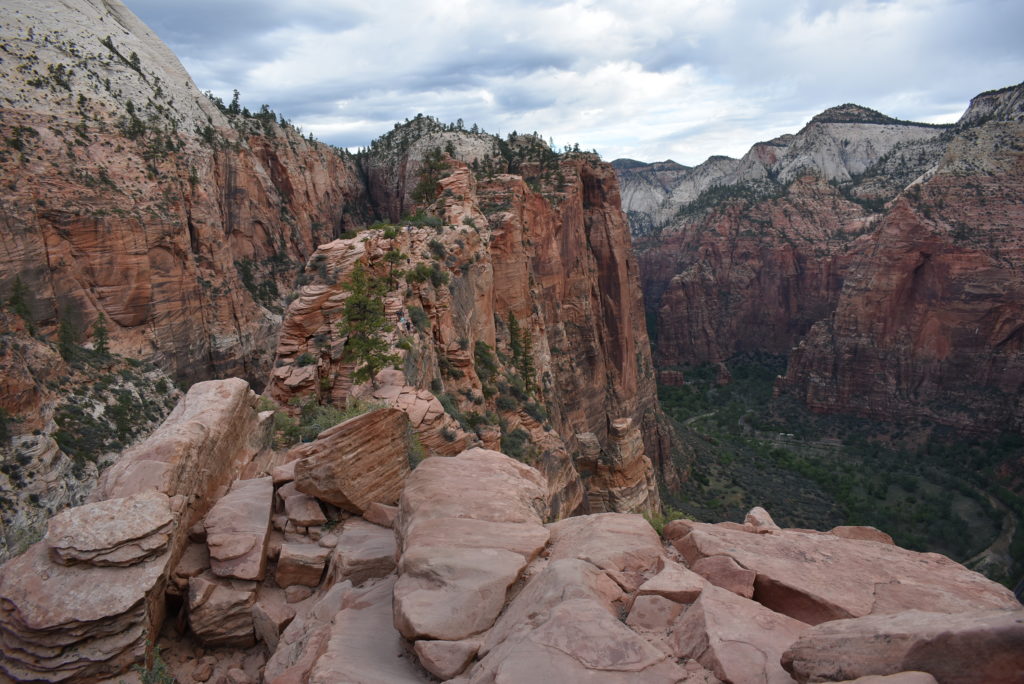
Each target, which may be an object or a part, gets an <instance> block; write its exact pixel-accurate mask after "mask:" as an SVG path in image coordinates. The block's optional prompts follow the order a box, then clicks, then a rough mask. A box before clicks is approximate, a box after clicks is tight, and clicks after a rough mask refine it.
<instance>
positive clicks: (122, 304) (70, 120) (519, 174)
mask: <svg viewBox="0 0 1024 684" xmlns="http://www.w3.org/2000/svg"><path fill="white" fill-rule="evenodd" d="M0 12H2V13H3V16H4V18H5V19H9V21H4V22H3V26H4V33H5V36H6V37H9V40H8V41H7V42H5V45H6V53H5V57H4V60H3V62H2V64H0V71H2V73H3V76H4V78H3V79H0V84H2V85H0V95H3V96H5V98H0V99H2V100H3V101H4V102H6V105H5V108H4V109H3V112H2V113H3V118H2V121H3V123H2V129H3V136H4V139H5V140H6V141H7V142H8V144H7V147H5V148H4V149H3V150H0V166H2V167H3V170H4V176H5V178H11V179H12V181H11V187H10V192H8V193H6V194H5V196H4V198H3V199H2V202H3V211H4V213H5V215H6V216H8V217H9V219H10V220H9V221H8V223H9V226H8V227H7V228H6V229H5V237H6V238H7V239H5V241H4V242H3V246H0V265H2V266H3V268H0V273H3V276H0V299H3V300H5V301H6V300H8V299H9V298H10V295H11V293H13V292H14V291H15V290H16V289H19V288H22V289H23V290H24V292H25V296H24V297H23V299H24V301H23V302H22V304H23V306H20V309H19V316H20V317H21V318H24V320H25V321H26V322H27V323H30V324H32V325H34V326H35V328H36V331H37V334H38V335H40V336H41V337H45V338H50V339H53V338H55V337H56V336H57V331H58V329H59V328H60V327H61V326H64V327H68V328H70V329H72V330H74V331H75V332H76V333H77V334H78V336H79V337H80V338H90V337H95V334H94V333H93V332H92V331H93V330H94V328H95V325H96V322H97V321H99V320H101V319H100V315H103V316H104V319H102V320H105V321H106V322H107V325H108V328H109V343H110V347H111V349H112V350H113V351H115V352H118V353H120V354H124V355H126V356H129V357H132V358H139V359H147V360H150V361H152V362H153V363H155V364H156V365H158V366H159V367H161V368H162V369H164V370H165V371H167V372H169V373H171V374H172V375H174V376H176V377H177V378H178V379H179V380H182V381H184V382H194V381H196V380H202V379H207V378H211V377H225V376H231V375H237V376H240V377H244V378H245V379H246V380H248V381H249V382H251V383H253V384H254V385H255V386H257V387H258V388H262V386H263V385H264V383H267V384H268V385H269V388H268V392H267V394H269V395H270V396H272V397H273V398H274V399H276V400H277V401H278V402H279V404H280V405H281V406H282V408H283V409H284V410H286V411H294V412H298V411H299V410H300V406H297V405H296V404H298V405H303V404H306V405H308V404H310V402H316V403H317V404H319V405H334V406H343V405H344V404H345V403H346V402H347V401H348V400H349V399H350V398H363V399H366V400H369V401H374V402H379V403H383V404H385V405H389V406H393V407H395V408H398V409H400V410H402V411H404V412H406V413H407V414H408V415H409V418H410V421H411V426H412V429H413V430H414V432H415V434H416V437H417V439H418V440H419V441H420V443H421V444H422V446H423V447H424V449H425V450H426V452H427V453H430V454H442V455H453V454H456V453H458V452H460V451H462V450H463V449H465V448H467V447H468V446H471V445H474V444H479V445H482V446H486V447H491V448H494V447H501V448H503V449H504V450H505V451H508V452H509V453H510V454H512V455H513V456H515V457H517V458H520V459H522V460H525V461H528V462H530V463H533V464H535V465H537V466H538V467H539V468H540V469H541V470H542V471H543V472H544V474H545V477H546V478H547V482H548V483H549V484H548V486H549V489H550V490H551V492H552V493H553V496H552V499H551V506H552V508H553V510H556V511H557V512H558V513H557V514H558V515H559V516H565V515H570V514H572V513H574V512H578V511H591V512H596V511H654V510H656V509H657V508H658V505H659V504H658V498H659V494H658V488H657V486H656V474H658V475H661V476H662V478H663V479H664V480H665V482H666V483H668V485H669V486H673V485H674V484H675V483H676V482H678V480H679V478H680V477H681V476H682V475H683V473H679V472H677V469H676V465H674V464H673V462H672V460H671V458H670V456H669V453H670V441H671V439H672V437H671V434H672V433H671V431H670V429H669V428H667V426H666V424H665V418H664V416H663V415H662V414H661V413H660V410H659V408H658V405H657V397H656V393H655V385H654V371H653V366H652V363H651V358H650V352H649V346H648V341H647V333H646V329H645V325H644V319H643V316H642V314H641V295H640V290H639V284H638V269H637V264H636V261H635V259H634V257H633V255H632V251H631V245H630V236H629V231H628V225H627V222H626V220H625V217H624V215H623V214H622V212H621V209H620V206H619V205H620V201H619V195H618V185H617V181H616V178H615V175H614V173H613V171H612V170H611V168H610V167H609V166H608V165H606V164H603V163H601V162H600V161H599V160H598V159H597V158H596V157H595V156H594V155H587V154H580V153H572V154H566V155H558V154H556V153H555V152H553V151H552V150H551V149H550V148H549V147H548V145H547V144H546V143H544V142H543V141H542V140H540V139H539V138H538V137H537V136H536V135H512V136H509V138H508V139H507V140H501V139H499V138H497V137H496V136H492V135H488V134H486V133H481V132H478V131H477V130H476V129H475V126H474V127H473V129H471V130H465V129H464V128H462V127H461V126H458V127H456V126H445V125H442V124H440V123H439V122H437V121H435V120H433V119H431V118H429V117H423V116H417V117H416V118H415V119H413V120H412V121H408V122H406V123H405V124H401V125H396V128H395V130H393V131H391V132H389V133H388V134H387V135H385V136H382V137H381V138H380V139H378V140H376V141H374V142H373V144H372V145H371V146H370V148H369V149H368V150H367V151H366V152H364V153H362V154H360V155H358V157H357V156H355V155H350V154H348V153H347V152H345V151H342V150H338V149H334V148H330V147H328V146H326V145H320V144H317V143H314V142H312V141H310V140H307V139H304V138H303V137H302V136H301V135H299V133H298V132H297V131H296V130H295V129H294V128H293V127H291V126H290V125H288V124H287V123H286V122H283V120H278V119H277V118H276V116H275V115H274V114H273V112H269V111H266V110H263V111H260V112H256V113H253V112H249V111H248V110H246V109H244V108H242V107H240V105H239V104H238V103H237V102H232V103H230V104H228V105H225V104H224V103H223V102H218V101H217V100H216V99H215V98H210V97H207V96H206V95H203V94H201V93H199V92H198V91H197V90H196V88H195V86H194V84H193V83H192V81H191V80H190V79H189V77H188V75H187V74H186V73H185V71H184V69H183V68H182V67H181V65H180V63H179V62H178V61H177V59H176V58H175V56H174V55H173V54H172V53H171V52H170V50H169V49H168V48H167V47H166V46H165V45H163V44H162V43H161V42H160V41H159V40H158V39H157V37H156V36H155V35H154V34H153V33H152V32H151V31H150V30H149V29H148V28H146V27H145V26H144V25H143V24H142V23H141V22H139V20H138V19H137V18H136V17H134V15H132V14H131V12H130V11H128V10H127V8H125V7H124V6H123V5H122V4H121V3H119V2H116V1H114V2H104V3H98V2H93V1H92V0H74V1H72V2H67V3H57V2H49V1H47V2H41V3H40V2H21V1H19V2H14V3H8V4H6V5H5V6H4V7H3V9H2V10H0ZM8 34H9V35H8ZM68 169H70V171H68ZM412 213H415V214H416V218H415V219H412V218H410V219H409V220H407V221H401V220H402V219H403V218H405V217H406V215H407V214H412ZM372 215H377V216H379V217H382V218H386V219H388V220H390V221H393V222H395V223H396V224H397V225H396V226H392V227H391V228H390V230H389V229H388V228H384V229H379V228H378V229H372V230H361V229H362V228H363V227H365V226H366V225H368V224H370V223H371V221H372V218H371V216H372ZM413 224H415V225H413ZM378 225H379V224H378ZM396 228H397V232H396ZM355 233H358V236H357V237H355V238H352V237H350V236H351V235H353V234H355ZM341 236H348V237H347V238H346V239H336V238H340V237H341ZM42 264H45V265H46V266H41V265H42ZM356 265H359V266H361V267H362V268H364V269H365V270H366V272H367V273H368V274H369V275H370V276H371V277H372V278H375V279H383V280H386V281H387V284H388V286H387V290H388V292H387V295H386V313H387V318H388V322H389V324H390V325H391V326H392V327H393V328H394V330H393V331H392V332H391V333H389V335H388V338H387V341H388V343H389V344H391V345H392V349H391V351H392V353H395V354H398V355H399V356H400V357H401V359H400V363H399V364H398V367H397V368H396V369H393V370H388V371H386V372H385V373H383V374H381V375H380V376H379V377H378V378H376V382H375V383H371V384H365V383H363V384H360V383H353V381H352V375H353V371H354V370H356V364H355V362H354V361H353V359H352V357H351V353H350V348H346V344H347V342H348V340H347V339H346V337H345V336H344V335H342V334H341V332H340V331H339V329H338V324H339V322H340V316H341V314H342V309H343V306H344V302H345V299H346V297H347V296H348V294H349V292H348V290H349V285H350V280H351V275H352V271H353V269H354V268H355V267H356ZM19 279H20V280H19ZM19 283H20V285H19ZM294 288H299V289H298V292H296V293H295V295H294V297H287V298H286V295H287V294H288V292H289V291H292V290H293V289H294ZM19 291H20V290H19ZM286 304H287V311H285V306H286ZM513 319H514V320H515V321H516V323H513V322H512V321H513ZM516 326H518V327H516ZM275 340H276V344H277V346H276V347H275V346H274V345H275ZM350 346H351V345H350ZM388 365H390V364H388ZM3 389H6V388H4V387H2V386H0V390H3ZM15 390H18V388H14V389H13V390H12V391H15ZM23 399H24V397H22V398H10V397H7V396H4V395H3V394H0V407H4V406H6V405H8V404H9V405H10V406H12V407H14V408H15V409H16V410H17V411H18V412H19V413H20V414H24V416H23V417H24V418H25V420H24V421H22V422H20V423H18V424H17V427H18V430H19V431H25V428H27V426H28V425H29V424H31V423H33V422H38V420H39V416H38V415H35V413H34V412H36V411H37V410H38V408H39V407H38V405H37V404H38V402H37V403H36V404H33V403H32V402H31V396H29V397H28V400H25V401H23ZM19 417H22V416H19ZM683 460H685V459H683Z"/></svg>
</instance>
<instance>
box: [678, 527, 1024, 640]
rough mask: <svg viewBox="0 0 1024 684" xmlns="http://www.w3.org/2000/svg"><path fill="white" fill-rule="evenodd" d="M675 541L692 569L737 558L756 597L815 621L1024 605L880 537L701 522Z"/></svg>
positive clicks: (975, 577)
mask: <svg viewBox="0 0 1024 684" xmlns="http://www.w3.org/2000/svg"><path fill="white" fill-rule="evenodd" d="M673 544H674V545H675V547H676V548H677V549H678V550H679V551H680V552H681V553H682V554H683V556H684V557H685V558H686V560H687V562H688V563H689V564H690V566H691V567H693V565H694V563H696V562H697V561H698V560H699V559H701V558H706V557H708V556H729V557H731V558H733V559H734V560H736V562H737V563H739V564H740V565H741V566H743V567H744V568H747V569H749V570H752V571H753V572H755V573H756V578H755V580H754V599H755V600H757V601H758V602H760V603H762V604H764V605H765V606H767V607H769V608H771V609H772V610H775V611H777V612H780V613H784V614H786V615H789V616H790V617H793V618H796V619H798V620H800V621H802V622H806V623H808V624H818V623H821V622H826V621H829V620H839V619H843V618H850V617H860V616H864V615H869V614H881V613H896V612H901V611H904V610H911V609H915V608H916V609H920V610H933V611H942V612H948V613H959V612H966V611H977V610H984V609H989V608H990V609H1007V610H1012V609H1016V608H1019V607H1020V604H1019V603H1017V601H1016V599H1014V597H1013V593H1012V592H1011V591H1010V590H1009V589H1007V588H1006V587H1003V586H1001V585H999V584H996V583H995V582H993V581H991V580H989V579H986V578H985V577H983V576H982V575H980V574H978V573H976V572H973V571H971V570H968V569H967V568H965V567H963V566H962V565H960V564H959V563H955V562H953V561H951V560H950V559H948V558H946V557H945V556H940V555H938V554H934V553H918V552H916V551H907V550H906V549H901V548H900V547H898V546H890V545H888V544H884V543H878V542H875V541H859V540H852V539H843V538H840V537H836V536H834V535H831V534H824V533H810V532H797V531H794V530H782V531H779V532H774V533H772V534H752V533H750V532H744V531H742V530H736V529H728V528H726V527H723V526H721V525H708V524H704V523H693V525H692V528H691V531H690V533H689V534H687V535H686V536H684V537H680V538H678V539H676V541H674V542H673Z"/></svg>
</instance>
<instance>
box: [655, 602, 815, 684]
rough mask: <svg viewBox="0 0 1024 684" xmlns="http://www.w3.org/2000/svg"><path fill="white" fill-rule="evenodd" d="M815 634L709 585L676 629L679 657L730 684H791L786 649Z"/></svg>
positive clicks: (767, 610) (786, 618)
mask: <svg viewBox="0 0 1024 684" xmlns="http://www.w3.org/2000/svg"><path fill="white" fill-rule="evenodd" d="M808 629H810V628H809V626H808V625H805V624H804V623H802V622H799V621H798V620H794V619H793V618H790V617H787V616H785V615H781V614H779V613H776V612H774V611H771V610H769V609H767V608H765V607H764V606H762V605H761V604H759V603H757V602H756V601H751V600H750V599H745V598H743V597H742V596H738V595H736V594H734V593H732V592H731V591H728V590H726V589H722V588H720V587H716V586H713V585H709V586H707V587H705V588H704V590H703V591H702V592H701V594H700V597H699V598H698V599H697V600H696V602H694V604H693V605H692V606H690V607H689V608H687V610H686V612H685V613H684V614H683V617H682V618H681V619H680V620H679V622H677V623H676V626H675V632H674V634H673V642H674V648H675V652H676V655H678V656H683V657H686V658H694V659H696V660H697V661H698V662H699V663H700V664H701V665H703V666H704V667H706V668H708V669H710V670H711V671H712V672H714V673H715V676H716V677H718V678H719V679H721V680H722V681H726V682H737V683H739V682H766V683H767V684H785V683H786V682H790V681H791V680H790V677H789V675H788V674H787V673H786V671H785V670H783V669H782V666H781V665H780V664H779V658H780V657H781V656H782V652H783V651H785V650H786V648H787V647H788V646H789V645H790V644H791V643H793V642H794V641H796V639H798V638H799V637H800V635H801V634H803V633H804V632H806V631H807V630H808Z"/></svg>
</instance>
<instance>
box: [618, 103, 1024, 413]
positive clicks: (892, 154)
mask: <svg viewBox="0 0 1024 684" xmlns="http://www.w3.org/2000/svg"><path fill="white" fill-rule="evenodd" d="M1021 93H1022V86H1019V85H1018V86H1014V87H1011V88H1005V89H1003V90H1000V91H994V92H991V93H985V94H983V95H979V96H978V97H977V98H975V100H973V101H972V103H971V106H970V107H969V108H968V110H967V112H965V114H964V116H963V117H962V118H961V121H960V122H959V123H958V124H956V125H955V126H949V127H933V126H925V125H922V124H915V123H912V122H901V121H896V120H893V119H890V118H888V117H884V116H882V115H880V114H878V113H877V112H872V111H871V110H866V109H864V108H860V107H856V106H854V105H844V106H841V107H836V108H833V109H830V110H828V111H826V112H824V113H822V114H820V115H818V116H817V117H814V119H812V120H811V122H810V123H808V124H807V126H805V127H804V128H803V129H802V130H801V131H800V132H799V133H797V134H796V135H791V136H783V137H782V138H779V139H777V140H773V141H769V142H767V143H758V144H757V145H755V146H754V147H753V148H752V149H751V151H750V152H749V153H748V154H747V155H746V156H745V157H744V158H743V159H741V160H729V159H726V158H719V157H714V158H712V159H710V160H708V162H706V163H705V164H703V165H701V166H699V167H696V168H694V169H686V168H684V167H678V166H677V165H676V166H673V165H672V164H671V163H669V162H664V163H661V164H658V165H650V166H648V165H641V164H638V163H636V162H629V161H619V162H615V164H616V166H617V168H618V169H619V176H620V180H621V182H622V185H623V198H624V208H625V209H626V211H627V213H628V214H629V216H630V218H631V221H632V223H633V228H634V231H636V232H637V233H642V234H643V237H641V238H640V239H638V240H637V243H636V245H637V252H638V259H639V262H640V267H641V268H640V270H641V283H642V287H643V291H644V298H645V304H646V306H647V309H648V312H649V315H651V316H653V317H655V318H656V320H657V323H656V325H655V329H656V331H657V338H656V340H655V347H656V360H657V361H658V365H659V367H661V368H663V369H669V370H671V367H673V366H677V365H692V364H700V363H703V362H712V363H715V362H720V361H724V360H726V359H729V358H731V357H732V356H734V355H736V354H740V353H745V352H768V353H771V354H775V355H780V356H787V357H789V364H788V372H787V377H786V379H785V381H784V382H783V383H781V385H780V390H785V391H792V392H793V393H794V394H796V395H798V396H799V397H801V398H802V399H803V400H804V401H805V402H806V403H807V404H808V405H809V406H810V407H812V408H813V409H815V410H827V411H835V412H845V413H856V414H861V415H866V416H872V417H878V418H887V419H893V418H899V419H904V420H905V419H910V418H925V419H928V420H930V421H935V422H938V423H943V424H947V425H953V426H955V427H957V428H967V429H972V430H975V431H983V430H993V429H996V430H999V429H1018V428H1019V427H1020V426H1021V425H1022V424H1024V423H1022V417H1021V414H1020V407H1019V405H1018V404H1019V402H1018V401H1017V397H1019V395H1020V391H1021V387H1022V383H1024V367H1021V365H1020V340H1019V339H1018V333H1017V332H1016V331H1018V330H1019V329H1021V326H1022V325H1024V313H1022V311H1021V309H1020V307H1019V305H1018V304H1019V301H1020V295H1021V293H1020V282H1019V280H1020V279H1019V278H1018V277H1017V275H1016V274H1017V272H1018V271H1019V269H1020V264H1021V249H1020V239H1019V234H1018V231H1016V230H1015V227H1016V226H1019V225H1020V221H1021V215H1020V207H1021V196H1020V188H1021V187H1022V183H1021V174H1022V171H1024V154H1022V151H1024V128H1022V123H1021V117H1022V116H1024V114H1022V110H1021V101H1022V99H1021V98H1022V95H1021ZM716 169H717V171H715V173H711V172H712V171H713V170H716ZM897 368H898V369H900V370H899V372H898V373H897V372H896V371H895V369H897ZM893 378H896V380H893Z"/></svg>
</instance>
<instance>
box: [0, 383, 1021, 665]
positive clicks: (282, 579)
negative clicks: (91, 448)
mask: <svg viewBox="0 0 1024 684" xmlns="http://www.w3.org/2000/svg"><path fill="white" fill-rule="evenodd" d="M254 404H255V399H254V397H253V395H252V393H251V392H250V391H249V389H248V387H247V385H246V384H245V383H244V382H242V381H240V380H224V381H212V382H207V383H201V384H199V385H196V386H195V387H193V388H192V390H191V391H190V392H189V393H188V395H186V397H185V398H184V400H183V401H182V402H181V404H180V405H179V406H178V408H177V409H176V410H175V412H174V413H173V414H172V416H171V417H170V418H169V419H168V421H167V422H166V423H165V424H164V425H163V426H162V427H161V428H160V429H159V430H158V431H157V432H156V433H155V434H154V435H153V436H152V437H151V438H150V439H149V440H147V441H146V442H145V443H143V444H142V445H140V446H138V447H136V448H134V449H133V450H132V451H131V452H130V453H128V454H126V455H125V458H124V459H123V460H122V462H121V464H123V465H121V467H120V468H119V469H118V470H117V471H114V472H112V473H111V475H110V476H109V477H108V478H107V479H106V480H105V482H104V483H103V489H102V490H101V494H102V495H101V496H97V500H96V501H94V502H93V503H89V504H86V505H83V506H80V507H77V508H72V509H69V510H67V511H65V512H63V513H61V514H60V515H58V516H56V517H55V518H53V519H52V520H51V522H50V526H49V530H48V533H47V535H46V537H45V539H44V540H42V541H40V542H38V543H37V544H35V545H34V546H33V547H31V548H30V549H29V550H28V551H27V552H26V553H25V554H24V555H22V556H19V557H17V558H15V559H13V560H11V561H9V562H8V563H6V564H5V565H4V566H2V567H0V656H2V657H0V671H2V672H4V673H5V675H6V676H7V677H9V678H12V679H14V680H15V681H54V682H58V681H76V682H89V681H101V680H106V679H108V678H118V677H121V676H122V673H124V672H126V671H127V670H128V669H129V667H130V666H131V665H132V664H133V663H141V662H142V660H143V657H144V655H145V652H146V645H147V644H148V643H157V644H158V645H159V646H160V647H161V648H162V656H160V663H161V664H162V665H166V667H167V669H168V672H169V673H170V674H171V675H173V676H174V677H176V678H177V680H178V681H182V682H188V681H196V682H206V681H214V682H220V681H228V682H239V683H244V682H257V681H266V682H278V683H282V684H284V683H287V682H322V683H324V684H326V683H329V682H341V681H346V682H348V681H352V682H356V681H387V682H392V683H396V682H431V681H453V682H460V683H463V684H469V683H476V682H505V681H509V682H527V681H538V682H539V681H573V682H575V681H594V682H609V683H611V682H621V681H631V682H633V681H635V682H659V683H661V682H695V683H696V682H701V683H705V684H711V683H713V682H720V681H721V682H736V683H745V682H754V681H765V682H790V681H794V680H795V681H798V682H805V681H848V680H851V679H855V678H858V677H864V676H874V675H877V676H890V677H889V678H887V679H885V680H884V681H887V682H889V681H891V682H906V683H918V684H925V683H927V682H936V681H937V682H995V681H1000V682H1004V681H1005V682H1013V681H1021V680H1020V673H1021V672H1024V655H1022V654H1024V610H1022V609H1021V606H1020V604H1019V603H1017V602H1016V600H1015V599H1014V597H1013V595H1012V594H1011V593H1010V592H1009V591H1008V590H1007V589H1005V588H1004V587H1001V586H999V585H997V584H995V583H993V582H991V581H989V580H987V579H985V578H984V577H982V576H981V575H979V574H977V573H974V572H971V571H969V570H967V569H965V568H964V567H962V566H960V565H959V564H957V563H954V562H952V561H950V560H949V559H947V558H945V557H943V556H939V555H937V554H929V553H916V552H912V551H906V550H904V549H901V548H899V547H896V546H894V545H893V544H892V540H891V539H890V538H889V537H888V536H887V535H885V534H884V533H882V532H879V531H878V530H875V529H873V528H864V527H840V528H835V529H833V530H831V531H829V532H815V531H813V530H787V529H779V528H778V527H777V526H776V525H775V524H774V523H773V522H772V520H771V518H770V516H769V515H768V514H767V512H765V511H764V510H763V509H754V510H752V511H751V512H750V514H748V516H747V519H746V521H745V523H743V524H737V523H721V524H717V525H715V524H707V523H698V522H693V521H689V520H677V521H674V522H672V523H669V524H668V525H667V526H666V527H665V530H664V535H665V536H664V538H659V536H658V534H657V533H656V532H655V530H654V529H653V528H652V527H651V526H650V524H648V522H647V521H646V520H644V518H643V517H641V516H639V515H635V514H624V513H602V514H593V515H584V516H578V517H572V518H567V519H564V520H560V521H556V522H547V520H548V519H549V510H550V501H549V498H550V494H549V486H548V483H547V482H546V481H545V478H544V476H543V475H542V474H541V473H540V472H538V471H537V470H536V469H534V468H532V467H530V466H528V465H526V464H523V463H520V462H518V461H516V460H514V459H511V458H509V457H507V456H505V455H503V454H501V453H499V452H496V451H493V450H487V449H482V448H471V449H467V450H465V451H463V452H461V453H459V454H457V455H456V456H454V457H444V456H436V457H431V458H428V459H426V460H425V461H423V462H422V463H420V464H419V465H418V467H417V468H415V469H414V470H411V471H410V466H409V445H408V442H406V441H405V435H406V434H407V430H406V425H405V422H406V421H408V418H406V415H405V414H404V413H402V412H401V411H396V410H394V409H379V410H376V411H373V412H371V413H367V414H364V415H362V416H359V417H356V418H353V419H350V420H349V421H346V422H344V423H341V424H340V425H338V426H336V427H334V428H331V429H330V430H328V431H326V432H325V433H324V434H323V435H322V436H321V437H320V438H319V439H318V440H316V441H314V442H312V443H310V444H308V445H304V446H302V447H299V448H297V449H293V450H291V451H289V452H284V453H273V452H268V451H266V450H265V449H264V448H263V446H262V445H263V442H264V441H265V438H266V434H267V433H266V431H265V430H264V429H262V428H261V427H260V426H261V425H263V424H266V423H267V422H268V421H269V416H268V415H266V414H263V415H259V414H257V412H256V410H255V409H254ZM396 435H399V436H400V437H401V438H400V439H396ZM327 445H331V446H330V448H326V447H327ZM104 497H106V498H104ZM168 608H170V611H168Z"/></svg>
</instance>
